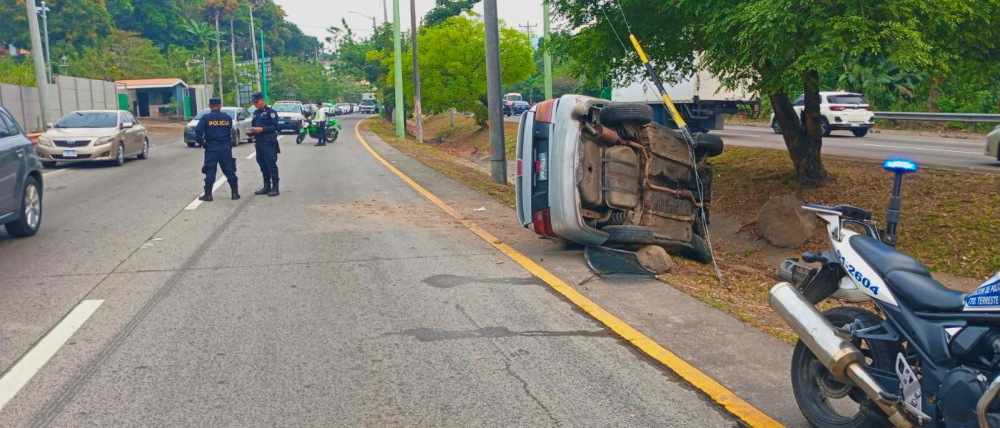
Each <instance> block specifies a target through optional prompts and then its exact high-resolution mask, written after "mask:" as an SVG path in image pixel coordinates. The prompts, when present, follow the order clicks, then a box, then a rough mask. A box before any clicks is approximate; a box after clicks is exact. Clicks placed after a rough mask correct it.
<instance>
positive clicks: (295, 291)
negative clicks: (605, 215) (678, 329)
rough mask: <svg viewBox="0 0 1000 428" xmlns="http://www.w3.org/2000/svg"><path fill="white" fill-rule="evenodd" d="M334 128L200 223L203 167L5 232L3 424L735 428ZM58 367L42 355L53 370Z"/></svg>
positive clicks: (169, 142) (81, 184)
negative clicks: (20, 235)
mask: <svg viewBox="0 0 1000 428" xmlns="http://www.w3.org/2000/svg"><path fill="white" fill-rule="evenodd" d="M359 117H360V116H359V115H352V116H347V117H343V118H342V121H341V123H342V125H343V129H344V132H343V133H342V135H341V138H340V139H339V140H338V141H337V142H335V143H333V144H331V145H329V146H327V147H323V148H320V147H313V146H312V145H311V144H302V145H295V144H294V143H293V141H292V139H291V138H290V137H284V138H283V139H282V149H283V153H282V154H281V156H280V159H279V167H280V169H281V176H282V181H281V185H282V188H281V191H282V194H281V196H280V197H277V198H268V197H263V196H254V195H253V194H252V191H253V190H254V189H255V188H257V187H258V186H259V185H260V173H259V171H258V169H257V166H256V163H255V161H254V160H252V159H246V158H247V157H248V156H249V155H251V154H252V153H253V148H252V147H251V146H240V147H238V148H237V149H236V150H235V155H236V157H237V159H238V160H239V162H240V163H239V166H238V169H239V175H240V182H239V187H240V190H241V192H242V193H243V199H241V200H239V201H232V200H229V198H228V197H227V195H228V191H227V186H225V185H224V186H222V188H221V189H220V190H219V191H218V192H216V201H215V202H210V203H204V204H201V205H200V206H197V207H195V208H194V209H189V208H191V207H192V206H193V204H192V201H194V199H195V198H196V197H197V196H198V195H199V193H200V191H201V185H202V181H201V180H202V177H201V175H200V172H199V171H200V167H201V150H198V149H189V148H187V147H185V146H184V145H183V143H181V142H180V137H179V135H178V136H172V137H162V138H156V139H155V140H154V141H153V148H152V150H151V157H150V159H148V160H143V161H138V160H132V161H129V162H127V163H126V164H125V165H124V166H123V167H120V168H115V167H107V166H73V167H67V168H61V169H57V170H47V171H46V174H47V175H46V177H45V194H44V195H45V200H44V219H43V223H42V229H41V231H40V232H39V234H38V235H37V236H35V237H33V238H29V239H21V240H13V239H11V238H10V237H9V236H7V235H6V234H5V233H0V296H3V298H2V299H0V373H2V377H0V426H4V427H19V426H556V425H568V426H624V425H627V426H698V427H710V426H733V425H734V423H733V420H732V418H730V417H729V416H728V415H726V414H724V413H723V412H722V411H721V410H720V408H719V407H718V406H717V405H715V404H714V403H710V402H708V401H707V400H706V399H705V398H704V397H703V396H702V395H701V394H700V393H697V392H695V391H693V390H692V389H691V388H689V387H688V386H686V385H685V384H683V383H682V382H679V381H678V380H677V379H676V378H675V377H674V376H673V375H672V374H669V373H667V372H665V371H664V370H662V369H661V368H660V367H659V366H658V365H656V364H652V363H651V362H650V360H648V359H646V358H645V357H643V356H641V355H639V354H637V353H636V352H635V351H634V350H633V349H632V348H631V347H630V346H629V345H627V344H624V343H622V342H621V341H620V340H619V339H617V338H616V337H615V336H614V335H613V334H610V332H609V331H607V330H606V329H604V328H603V327H602V326H601V325H599V324H598V323H596V322H595V321H593V320H591V319H590V318H589V317H587V316H586V315H584V314H582V313H581V312H580V311H578V310H576V309H575V307H573V306H572V305H570V304H569V303H568V302H566V301H565V300H563V299H561V298H559V297H557V296H556V295H555V294H554V293H553V292H551V291H550V290H549V289H548V288H547V287H546V286H545V285H543V284H541V283H540V282H539V281H537V280H536V279H534V278H532V277H531V276H530V275H529V274H528V273H527V272H526V271H524V270H523V269H521V268H520V267H517V266H516V265H515V264H514V263H500V262H501V261H503V259H504V256H503V255H502V254H500V253H499V252H498V251H497V250H495V249H494V248H493V247H492V246H490V245H489V244H487V243H486V242H483V241H482V240H481V239H479V238H478V237H476V236H474V235H473V234H472V233H471V232H469V231H468V230H466V229H465V228H463V227H461V226H460V225H459V224H457V223H456V222H454V221H452V220H451V219H450V218H448V217H447V216H446V215H445V214H444V213H442V212H441V211H440V210H439V209H438V208H436V207H434V206H433V205H431V204H430V203H429V202H427V201H426V200H425V199H423V197H422V196H420V195H419V194H418V193H416V192H415V191H414V190H413V189H412V188H410V187H409V186H408V185H407V184H406V183H404V182H403V181H401V180H400V179H399V178H397V177H396V176H394V175H393V174H392V173H390V172H389V171H388V170H387V169H386V168H385V167H384V166H382V165H381V164H379V163H378V162H377V161H376V160H375V159H373V158H372V157H371V156H370V155H369V154H368V153H367V152H366V151H365V150H364V149H363V148H362V147H361V146H360V145H359V143H358V141H357V139H356V138H355V136H354V133H353V128H354V124H355V121H356V120H357V119H358V118H359ZM50 357H51V358H50Z"/></svg>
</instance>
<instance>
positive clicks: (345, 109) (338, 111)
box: [333, 103, 351, 116]
mask: <svg viewBox="0 0 1000 428" xmlns="http://www.w3.org/2000/svg"><path fill="white" fill-rule="evenodd" d="M333 114H334V115H337V116H339V115H342V114H351V105H350V104H348V103H337V104H334V105H333Z"/></svg>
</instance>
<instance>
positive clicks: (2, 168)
mask: <svg viewBox="0 0 1000 428" xmlns="http://www.w3.org/2000/svg"><path fill="white" fill-rule="evenodd" d="M42 189H44V187H43V185H42V165H41V163H40V162H39V161H38V155H37V151H36V149H35V146H34V145H33V144H32V143H31V140H29V139H28V137H27V135H26V134H25V133H24V129H23V128H21V125H20V124H18V123H17V121H15V120H14V117H13V116H12V115H11V114H10V112H9V111H7V109H5V108H3V107H0V224H2V225H4V227H5V228H6V229H7V233H9V234H10V236H13V237H15V238H25V237H28V236H32V235H34V234H35V233H37V232H38V228H39V227H40V226H41V225H42Z"/></svg>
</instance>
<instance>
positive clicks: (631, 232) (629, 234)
mask: <svg viewBox="0 0 1000 428" xmlns="http://www.w3.org/2000/svg"><path fill="white" fill-rule="evenodd" d="M601 230H602V231H604V232H605V233H607V234H608V240H607V243H608V244H616V245H651V244H653V243H654V242H655V241H656V238H655V237H654V236H653V229H652V228H649V227H646V226H625V225H613V226H605V227H604V229H601Z"/></svg>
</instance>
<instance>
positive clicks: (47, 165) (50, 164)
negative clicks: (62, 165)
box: [42, 161, 56, 169]
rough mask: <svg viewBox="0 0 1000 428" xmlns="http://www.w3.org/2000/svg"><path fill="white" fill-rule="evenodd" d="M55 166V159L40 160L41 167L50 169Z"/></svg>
mask: <svg viewBox="0 0 1000 428" xmlns="http://www.w3.org/2000/svg"><path fill="white" fill-rule="evenodd" d="M55 167H56V162H55V161H42V168H49V169H52V168H55Z"/></svg>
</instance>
